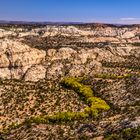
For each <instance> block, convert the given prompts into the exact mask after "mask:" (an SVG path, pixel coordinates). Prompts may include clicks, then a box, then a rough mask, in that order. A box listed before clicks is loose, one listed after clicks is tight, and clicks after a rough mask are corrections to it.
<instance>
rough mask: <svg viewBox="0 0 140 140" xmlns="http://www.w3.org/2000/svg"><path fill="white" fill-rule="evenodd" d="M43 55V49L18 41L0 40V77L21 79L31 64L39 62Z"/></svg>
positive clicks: (43, 57)
mask: <svg viewBox="0 0 140 140" xmlns="http://www.w3.org/2000/svg"><path fill="white" fill-rule="evenodd" d="M45 55H46V53H45V51H42V50H38V49H35V48H31V47H29V46H27V45H25V44H22V43H20V42H18V41H12V40H9V39H4V40H0V78H2V79H11V78H12V79H21V78H22V77H23V75H24V74H25V73H26V71H27V70H28V69H29V68H30V67H31V66H33V65H36V64H41V63H42V61H43V60H44V59H45Z"/></svg>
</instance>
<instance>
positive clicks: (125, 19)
mask: <svg viewBox="0 0 140 140" xmlns="http://www.w3.org/2000/svg"><path fill="white" fill-rule="evenodd" d="M120 20H121V21H138V20H140V18H133V17H127V18H120Z"/></svg>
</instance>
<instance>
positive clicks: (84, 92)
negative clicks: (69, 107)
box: [61, 78, 93, 99]
mask: <svg viewBox="0 0 140 140" xmlns="http://www.w3.org/2000/svg"><path fill="white" fill-rule="evenodd" d="M82 80H83V79H82V78H64V79H63V80H62V82H61V84H62V85H63V86H65V87H68V88H70V89H72V90H74V91H75V92H76V93H78V94H79V95H80V96H83V97H84V98H85V99H87V98H89V97H92V96H93V91H92V89H91V88H90V87H89V86H87V85H83V84H81V83H80V82H81V81H82Z"/></svg>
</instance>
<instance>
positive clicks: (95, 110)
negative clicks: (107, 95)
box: [12, 77, 110, 128]
mask: <svg viewBox="0 0 140 140" xmlns="http://www.w3.org/2000/svg"><path fill="white" fill-rule="evenodd" d="M83 80H84V78H82V77H80V78H64V79H63V80H62V82H61V84H62V85H63V86H64V87H67V88H69V89H72V90H74V91H75V92H76V93H77V94H78V95H79V96H81V97H82V99H84V101H85V103H87V104H88V106H89V107H86V108H84V111H78V112H58V113H55V114H53V115H49V114H47V115H42V116H32V117H30V118H28V119H26V120H25V121H23V123H22V124H19V125H18V124H17V125H16V124H15V126H16V127H15V128H17V127H18V126H21V125H24V124H25V125H27V126H30V125H31V124H32V123H35V124H40V123H42V124H48V123H67V122H70V121H74V120H81V119H87V118H89V117H94V118H96V117H98V115H99V113H100V112H101V111H106V110H109V109H110V107H109V105H108V104H107V103H106V102H105V101H104V100H102V99H101V98H98V97H94V94H93V90H92V89H91V88H90V86H88V85H84V84H82V83H81V82H82V81H83ZM38 105H39V104H38V102H36V104H35V106H34V107H35V108H36V107H38ZM31 111H32V112H34V110H32V109H31ZM12 128H13V127H12Z"/></svg>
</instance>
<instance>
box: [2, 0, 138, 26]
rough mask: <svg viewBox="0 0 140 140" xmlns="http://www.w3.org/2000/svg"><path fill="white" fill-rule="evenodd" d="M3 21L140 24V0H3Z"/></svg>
mask: <svg viewBox="0 0 140 140" xmlns="http://www.w3.org/2000/svg"><path fill="white" fill-rule="evenodd" d="M0 20H14V21H15V20H16V21H60V22H62V21H65V22H69V21H71V22H104V23H106V22H107V23H127V24H128V23H140V0H0Z"/></svg>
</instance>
